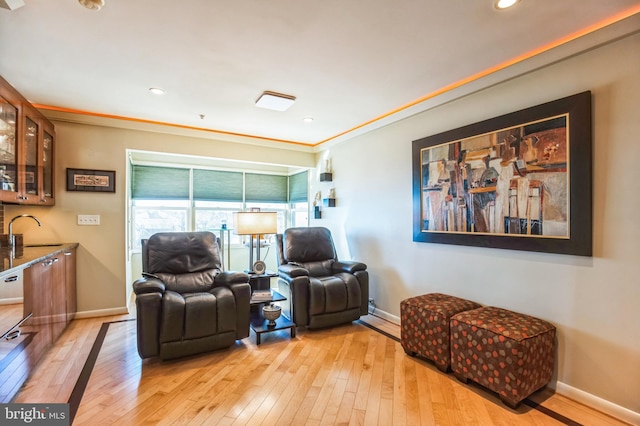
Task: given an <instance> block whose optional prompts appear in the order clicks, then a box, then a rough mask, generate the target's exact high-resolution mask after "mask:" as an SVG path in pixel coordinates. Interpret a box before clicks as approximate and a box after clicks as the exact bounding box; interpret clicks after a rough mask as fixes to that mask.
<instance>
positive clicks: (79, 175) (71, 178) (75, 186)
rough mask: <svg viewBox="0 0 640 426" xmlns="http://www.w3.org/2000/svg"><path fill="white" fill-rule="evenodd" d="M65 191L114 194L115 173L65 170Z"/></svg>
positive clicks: (108, 171) (109, 171)
mask: <svg viewBox="0 0 640 426" xmlns="http://www.w3.org/2000/svg"><path fill="white" fill-rule="evenodd" d="M67 191H85V192H116V172H115V171H111V170H89V169H67Z"/></svg>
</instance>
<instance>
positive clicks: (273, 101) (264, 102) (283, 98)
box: [256, 92, 296, 111]
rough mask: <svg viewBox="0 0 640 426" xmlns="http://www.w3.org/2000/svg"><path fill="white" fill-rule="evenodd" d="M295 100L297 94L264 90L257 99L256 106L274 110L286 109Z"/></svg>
mask: <svg viewBox="0 0 640 426" xmlns="http://www.w3.org/2000/svg"><path fill="white" fill-rule="evenodd" d="M295 101H296V97H295V96H291V95H284V94H282V93H276V92H264V93H263V94H262V95H260V97H259V98H258V100H257V101H256V106H257V107H260V108H266V109H272V110H274V111H286V110H287V109H289V107H290V106H291V105H293V103H294V102H295Z"/></svg>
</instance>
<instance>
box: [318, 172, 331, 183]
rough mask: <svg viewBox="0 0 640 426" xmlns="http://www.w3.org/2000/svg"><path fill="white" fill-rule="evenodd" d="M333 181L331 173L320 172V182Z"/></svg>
mask: <svg viewBox="0 0 640 426" xmlns="http://www.w3.org/2000/svg"><path fill="white" fill-rule="evenodd" d="M331 181H333V173H320V182H331Z"/></svg>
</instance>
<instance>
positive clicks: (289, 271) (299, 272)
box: [278, 263, 309, 278]
mask: <svg viewBox="0 0 640 426" xmlns="http://www.w3.org/2000/svg"><path fill="white" fill-rule="evenodd" d="M278 273H280V274H283V275H287V276H289V277H291V278H295V277H306V276H309V271H308V270H307V269H305V268H303V267H302V266H300V265H296V264H294V263H287V264H284V265H280V266H278Z"/></svg>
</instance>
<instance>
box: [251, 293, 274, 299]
mask: <svg viewBox="0 0 640 426" xmlns="http://www.w3.org/2000/svg"><path fill="white" fill-rule="evenodd" d="M251 299H252V300H264V301H270V300H272V296H271V290H253V293H251Z"/></svg>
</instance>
